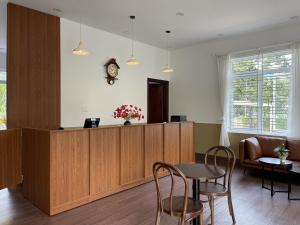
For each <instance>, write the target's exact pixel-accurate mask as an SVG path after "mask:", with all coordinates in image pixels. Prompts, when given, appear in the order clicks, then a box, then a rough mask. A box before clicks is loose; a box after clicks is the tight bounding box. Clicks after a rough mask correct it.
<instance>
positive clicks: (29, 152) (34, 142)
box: [22, 129, 50, 214]
mask: <svg viewBox="0 0 300 225" xmlns="http://www.w3.org/2000/svg"><path fill="white" fill-rule="evenodd" d="M22 149H23V176H24V181H23V185H22V192H23V195H24V197H25V198H27V199H28V200H29V201H30V202H32V203H33V204H34V205H36V206H37V207H38V208H40V209H41V210H43V211H44V212H46V213H47V214H50V132H49V131H48V130H37V129H22Z"/></svg>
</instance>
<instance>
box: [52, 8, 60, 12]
mask: <svg viewBox="0 0 300 225" xmlns="http://www.w3.org/2000/svg"><path fill="white" fill-rule="evenodd" d="M52 10H53V11H54V12H58V13H61V12H62V11H61V10H60V9H58V8H53V9H52Z"/></svg>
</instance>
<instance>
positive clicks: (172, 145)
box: [164, 123, 180, 164]
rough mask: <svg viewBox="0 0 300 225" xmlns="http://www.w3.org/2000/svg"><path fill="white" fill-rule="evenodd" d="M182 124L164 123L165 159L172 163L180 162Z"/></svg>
mask: <svg viewBox="0 0 300 225" xmlns="http://www.w3.org/2000/svg"><path fill="white" fill-rule="evenodd" d="M179 126H180V124H179V123H168V124H164V161H165V162H168V163H171V164H178V163H179V162H180V130H179V129H180V127H179Z"/></svg>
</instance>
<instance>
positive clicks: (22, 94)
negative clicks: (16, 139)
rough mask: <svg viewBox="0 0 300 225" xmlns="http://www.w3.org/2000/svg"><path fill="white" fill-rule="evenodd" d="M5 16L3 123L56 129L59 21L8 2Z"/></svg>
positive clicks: (58, 79) (58, 115) (12, 126)
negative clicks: (5, 81) (5, 62)
mask: <svg viewBox="0 0 300 225" xmlns="http://www.w3.org/2000/svg"><path fill="white" fill-rule="evenodd" d="M7 10H8V15H7V24H8V25H7V124H8V127H9V128H16V127H17V128H23V127H32V128H48V129H57V128H59V127H60V19H59V17H56V16H52V15H48V14H45V13H42V12H38V11H35V10H32V9H28V8H25V7H22V6H18V5H15V4H12V3H9V4H8V9H7Z"/></svg>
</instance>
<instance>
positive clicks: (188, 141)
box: [180, 122, 195, 163]
mask: <svg viewBox="0 0 300 225" xmlns="http://www.w3.org/2000/svg"><path fill="white" fill-rule="evenodd" d="M180 162H181V163H191V162H195V138H194V123H193V122H185V123H181V124H180Z"/></svg>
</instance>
